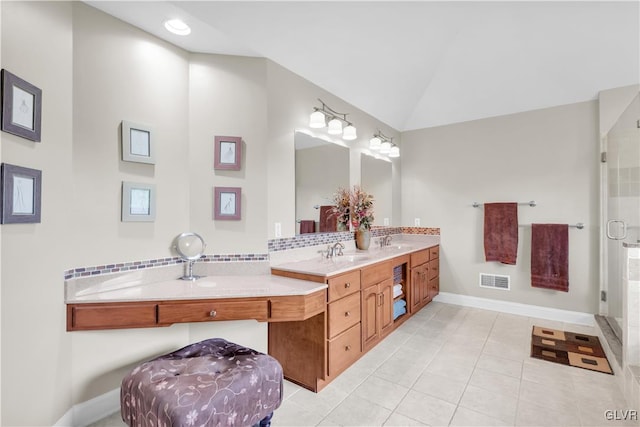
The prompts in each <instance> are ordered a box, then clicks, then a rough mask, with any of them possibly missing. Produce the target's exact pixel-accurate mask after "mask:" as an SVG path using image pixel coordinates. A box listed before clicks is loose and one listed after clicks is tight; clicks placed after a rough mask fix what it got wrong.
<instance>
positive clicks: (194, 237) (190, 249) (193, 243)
mask: <svg viewBox="0 0 640 427" xmlns="http://www.w3.org/2000/svg"><path fill="white" fill-rule="evenodd" d="M206 246H207V244H206V243H205V242H204V239H203V238H202V237H201V236H200V235H199V234H196V233H191V232H188V233H182V234H181V235H179V236H178V237H176V241H175V245H174V246H173V247H174V248H175V250H176V252H177V253H178V255H180V258H182V259H183V260H185V261H188V262H187V271H186V273H185V275H184V276H183V277H182V279H183V280H196V279H198V278H199V276H194V275H193V263H194V262H196V260H198V259H200V257H202V255H203V254H204V248H205V247H206Z"/></svg>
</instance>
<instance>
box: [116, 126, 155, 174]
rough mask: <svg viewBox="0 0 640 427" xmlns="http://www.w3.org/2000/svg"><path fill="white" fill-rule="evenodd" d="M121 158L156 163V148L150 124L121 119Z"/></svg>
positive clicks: (126, 160)
mask: <svg viewBox="0 0 640 427" xmlns="http://www.w3.org/2000/svg"><path fill="white" fill-rule="evenodd" d="M121 140H122V160H124V161H125V162H136V163H149V164H155V163H156V150H155V147H154V143H153V131H152V128H151V126H148V125H143V124H140V123H134V122H130V121H128V120H123V121H122V137H121Z"/></svg>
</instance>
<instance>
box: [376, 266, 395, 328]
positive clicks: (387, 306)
mask: <svg viewBox="0 0 640 427" xmlns="http://www.w3.org/2000/svg"><path fill="white" fill-rule="evenodd" d="M378 288H379V289H378V290H379V295H380V296H381V298H380V299H381V301H380V306H379V310H380V334H381V336H384V335H386V334H388V333H389V332H391V330H392V329H393V279H388V280H385V281H384V282H382V283H380V284H379V285H378Z"/></svg>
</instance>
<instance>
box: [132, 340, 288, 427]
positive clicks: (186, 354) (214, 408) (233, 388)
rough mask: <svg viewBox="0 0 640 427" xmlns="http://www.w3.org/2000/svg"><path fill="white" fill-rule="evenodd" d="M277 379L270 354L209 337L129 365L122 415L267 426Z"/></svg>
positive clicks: (145, 422) (168, 422) (135, 421)
mask: <svg viewBox="0 0 640 427" xmlns="http://www.w3.org/2000/svg"><path fill="white" fill-rule="evenodd" d="M282 381H283V377H282V367H281V366H280V364H279V363H278V361H277V360H276V359H274V358H273V357H271V356H268V355H266V354H263V353H259V352H257V351H255V350H252V349H250V348H246V347H242V346H240V345H238V344H234V343H231V342H228V341H225V340H223V339H220V338H214V339H209V340H205V341H201V342H199V343H196V344H191V345H188V346H186V347H184V348H182V349H180V350H177V351H174V352H173V353H169V354H166V355H164V356H160V357H158V358H156V359H153V360H151V361H149V362H145V363H143V364H141V365H139V366H137V367H136V368H134V369H133V370H132V371H131V372H130V373H129V374H128V375H127V376H126V377H125V378H124V379H123V380H122V387H121V390H120V408H121V414H122V419H123V420H124V422H125V423H126V424H127V425H129V426H130V427H133V426H136V427H137V426H143V427H144V426H154V427H164V426H174V427H177V426H252V425H260V426H262V427H268V426H269V425H270V424H271V416H272V415H273V411H274V410H275V409H277V408H278V407H279V406H280V403H282Z"/></svg>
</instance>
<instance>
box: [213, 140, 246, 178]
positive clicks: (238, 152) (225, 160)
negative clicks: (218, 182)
mask: <svg viewBox="0 0 640 427" xmlns="http://www.w3.org/2000/svg"><path fill="white" fill-rule="evenodd" d="M213 150H214V153H213V168H214V169H220V170H234V171H237V170H240V168H241V167H242V165H241V162H242V137H239V136H216V137H215V142H214V148H213Z"/></svg>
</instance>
